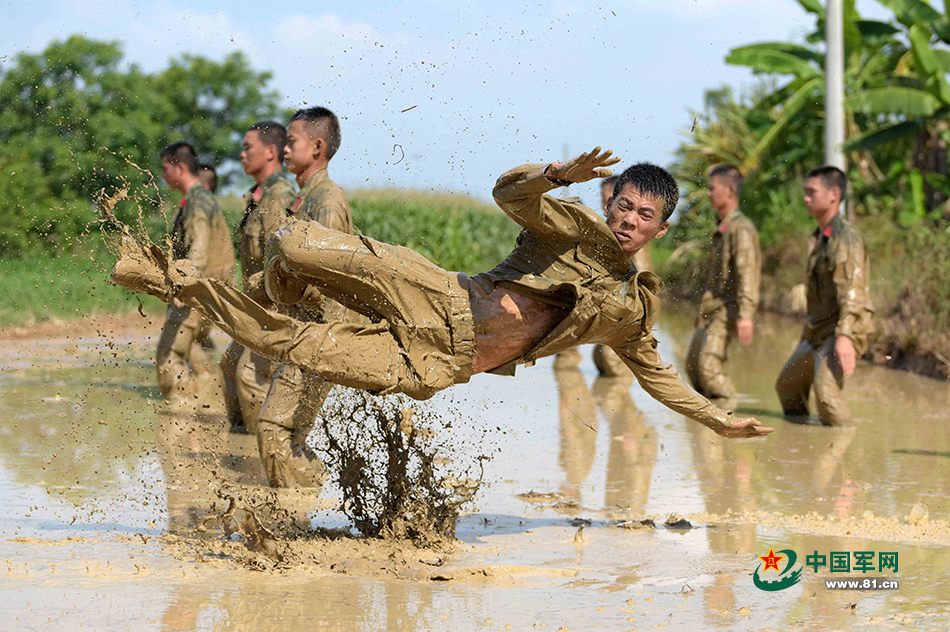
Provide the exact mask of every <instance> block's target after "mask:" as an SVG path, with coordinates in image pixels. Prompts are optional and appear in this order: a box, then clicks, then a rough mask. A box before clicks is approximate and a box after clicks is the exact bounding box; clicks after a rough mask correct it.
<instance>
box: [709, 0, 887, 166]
mask: <svg viewBox="0 0 950 632" xmlns="http://www.w3.org/2000/svg"><path fill="white" fill-rule="evenodd" d="M798 1H799V4H801V5H802V7H803V8H804V9H805V10H806V11H808V12H809V13H812V14H814V15H815V16H816V17H817V29H816V31H815V32H814V33H812V34H811V35H809V36H808V37H806V43H805V45H799V44H792V43H788V42H759V43H755V44H750V45H748V46H742V47H739V48H735V49H733V50H732V51H730V53H729V55H728V57H726V62H727V63H729V64H734V65H739V66H748V67H750V68H751V69H752V70H753V72H754V73H756V74H766V75H791V79H790V80H788V81H786V82H785V83H784V85H781V86H780V87H779V88H778V89H777V90H776V91H775V92H774V94H772V95H771V96H770V97H769V98H766V99H764V100H763V101H762V103H761V104H760V107H761V108H762V110H763V113H765V114H766V115H767V118H768V124H767V126H766V128H765V131H764V132H763V133H762V134H761V136H760V137H759V141H758V143H757V144H756V145H755V146H754V147H753V148H752V149H751V151H750V152H749V153H748V154H747V155H746V156H745V157H744V159H743V161H742V163H741V166H740V168H741V169H742V170H743V173H748V172H751V171H754V170H755V169H758V168H759V167H760V164H761V162H762V160H763V159H764V157H765V156H766V155H767V154H768V153H769V152H770V151H771V150H772V149H774V148H775V146H776V143H777V142H778V141H779V139H781V138H782V137H783V136H786V135H788V134H789V133H790V127H791V125H792V122H793V121H796V120H801V119H803V118H805V119H808V120H815V119H819V118H823V117H824V98H823V95H824V59H825V57H824V51H823V50H822V49H821V48H820V47H819V46H818V44H819V43H820V42H822V41H823V40H824V19H825V8H824V6H823V5H822V4H821V3H820V2H819V1H818V0H798ZM844 5H845V6H844V13H845V20H844V22H845V87H846V91H847V92H849V93H853V92H856V91H860V90H863V89H865V88H868V87H871V86H874V85H877V84H878V83H879V82H880V81H881V78H882V77H883V76H886V75H888V74H889V73H890V72H891V70H892V69H893V67H894V65H895V63H896V61H897V60H898V59H900V58H901V56H902V54H903V52H904V50H905V49H904V47H903V46H902V45H901V43H900V42H899V41H898V40H897V39H895V38H894V35H895V34H896V33H898V32H899V29H898V28H896V27H894V26H893V25H890V24H887V23H885V22H879V21H874V20H864V19H862V18H861V16H860V15H859V14H858V12H857V9H856V8H855V6H854V0H846V1H845V3H844ZM858 124H859V123H858V122H857V121H855V118H854V113H853V112H851V113H849V118H848V128H849V131H851V132H855V131H856V130H857V129H858ZM854 162H857V163H859V164H862V165H865V166H866V168H867V169H868V170H871V171H873V172H875V173H876V174H878V175H879V176H880V170H879V169H877V165H876V164H874V162H873V159H871V158H870V156H869V155H864V156H860V157H858V160H857V161H854Z"/></svg>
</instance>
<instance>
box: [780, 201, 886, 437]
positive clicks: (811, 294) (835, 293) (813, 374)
mask: <svg viewBox="0 0 950 632" xmlns="http://www.w3.org/2000/svg"><path fill="white" fill-rule="evenodd" d="M810 253H811V254H809V256H808V268H807V272H806V274H807V282H808V308H807V312H806V316H805V328H804V330H803V331H802V339H801V342H799V343H798V346H797V347H796V348H795V350H794V351H793V352H792V355H791V357H789V359H788V361H787V362H786V363H785V366H784V367H782V371H781V373H779V377H778V380H777V381H776V383H775V389H776V391H778V396H779V400H780V401H781V403H782V410H783V411H784V413H785V414H786V415H789V416H792V417H797V416H803V415H808V394H809V391H810V390H811V388H812V387H814V389H815V394H816V395H817V399H818V417H819V418H820V419H821V422H822V423H823V424H825V425H829V426H837V425H841V424H844V423H847V422H848V421H849V420H850V419H851V412H850V411H849V410H848V406H847V405H846V404H845V402H844V399H843V398H842V389H843V388H844V373H843V371H842V369H841V364H840V362H839V361H838V357H837V355H836V354H835V339H836V338H837V337H838V336H847V337H848V338H850V339H851V342H852V343H853V344H854V351H855V355H856V357H858V358H860V357H861V356H862V355H863V354H864V352H865V351H866V350H867V347H868V337H869V336H870V335H871V333H873V332H874V322H873V320H872V317H873V315H874V309H873V307H872V306H871V288H870V265H869V262H868V254H867V248H866V247H865V245H864V237H862V236H861V233H860V232H859V231H858V229H857V227H855V226H854V224H852V223H851V222H849V221H848V220H846V219H845V218H844V214H843V213H841V212H839V213H837V214H836V215H835V216H834V218H832V220H831V223H830V224H828V226H827V227H825V229H824V230H820V229H816V230H815V232H814V234H813V235H812V238H811V248H810Z"/></svg>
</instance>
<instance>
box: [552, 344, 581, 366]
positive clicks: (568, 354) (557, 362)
mask: <svg viewBox="0 0 950 632" xmlns="http://www.w3.org/2000/svg"><path fill="white" fill-rule="evenodd" d="M580 363H581V352H580V351H578V349H577V347H574V348H573V349H568V350H567V351H562V352H561V353H559V354H557V355H556V356H554V369H555V370H561V369H576V368H577V365H578V364H580Z"/></svg>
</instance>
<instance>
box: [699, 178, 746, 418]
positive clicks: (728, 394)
mask: <svg viewBox="0 0 950 632" xmlns="http://www.w3.org/2000/svg"><path fill="white" fill-rule="evenodd" d="M741 191H742V174H741V173H740V172H739V170H738V169H737V168H736V167H735V165H730V164H721V165H716V166H714V167H713V168H712V169H710V171H709V184H708V189H707V192H706V193H707V195H708V196H709V202H710V204H712V207H713V209H714V210H715V211H716V213H717V215H718V216H719V221H718V223H717V224H716V229H715V230H714V231H713V233H712V254H711V256H710V258H709V277H708V281H707V282H706V292H705V293H704V294H703V298H702V301H701V302H700V305H699V315H698V316H697V317H696V329H695V331H694V332H693V338H692V340H691V341H690V344H689V351H688V352H687V358H686V374H687V375H688V376H689V380H690V382H692V384H693V387H694V388H695V389H696V390H697V391H699V392H700V393H701V394H703V395H705V396H706V397H708V398H709V399H711V400H712V401H713V402H714V403H715V404H716V405H717V406H719V407H720V408H724V409H726V410H731V409H732V408H735V405H736V398H737V393H736V387H735V386H734V385H733V383H732V380H730V379H729V376H728V375H726V374H725V372H724V371H723V363H725V361H726V358H727V354H728V350H729V345H730V344H731V343H732V341H733V339H735V338H738V339H739V342H740V344H743V345H748V344H750V343H751V342H752V334H753V318H754V317H755V312H756V310H757V309H758V308H759V285H760V284H761V280H762V251H761V249H760V246H759V232H758V231H757V230H756V229H755V224H753V223H752V220H750V219H749V218H748V217H746V216H745V215H743V214H742V212H741V211H740V210H739V194H740V192H741Z"/></svg>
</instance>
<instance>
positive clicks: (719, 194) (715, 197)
mask: <svg viewBox="0 0 950 632" xmlns="http://www.w3.org/2000/svg"><path fill="white" fill-rule="evenodd" d="M706 196H707V197H708V198H709V203H710V204H712V207H713V208H714V209H716V210H717V211H727V210H731V209H728V208H726V207H727V206H730V205H731V203H732V187H730V186H729V185H727V184H725V183H723V182H722V180H720V179H719V178H710V179H709V184H708V185H707V186H706Z"/></svg>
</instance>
